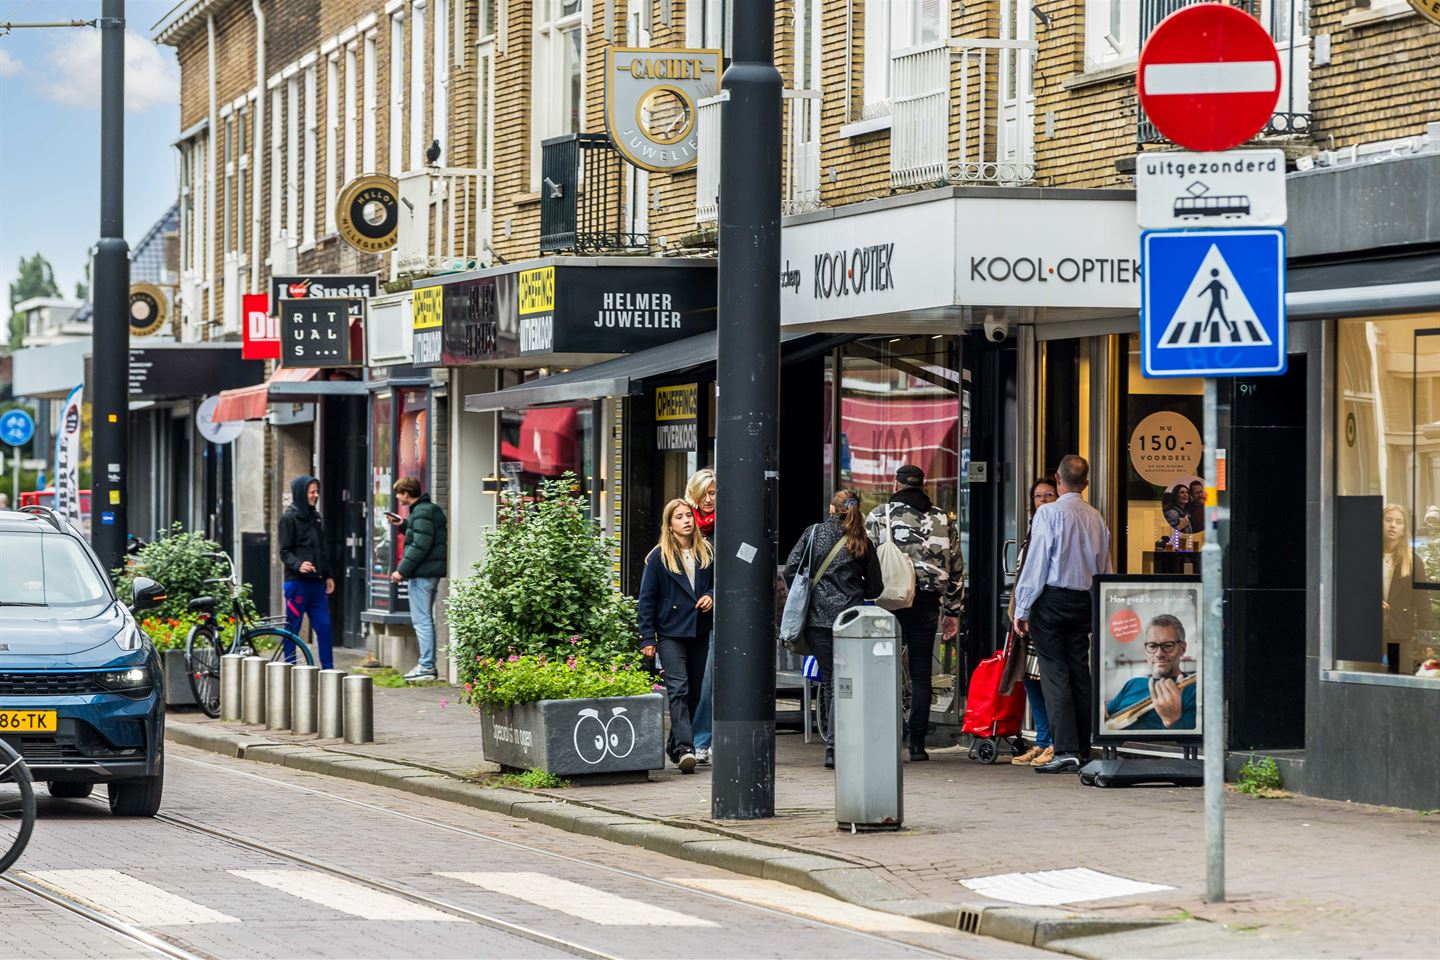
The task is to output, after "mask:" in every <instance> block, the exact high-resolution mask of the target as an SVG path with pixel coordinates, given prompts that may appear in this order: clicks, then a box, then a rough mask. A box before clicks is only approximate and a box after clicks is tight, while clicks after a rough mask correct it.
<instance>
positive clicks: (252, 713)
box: [240, 657, 266, 723]
mask: <svg viewBox="0 0 1440 960" xmlns="http://www.w3.org/2000/svg"><path fill="white" fill-rule="evenodd" d="M265 663H266V660H265V658H264V657H246V658H245V659H244V660H242V661H241V675H242V677H243V680H242V690H241V696H242V697H243V698H244V706H243V708H242V709H241V711H240V719H241V721H242V722H244V723H264V722H265Z"/></svg>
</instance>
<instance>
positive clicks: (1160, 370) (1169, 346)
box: [1140, 227, 1285, 377]
mask: <svg viewBox="0 0 1440 960" xmlns="http://www.w3.org/2000/svg"><path fill="white" fill-rule="evenodd" d="M1140 262H1141V264H1142V267H1141V284H1142V294H1141V299H1140V329H1141V335H1142V341H1143V343H1144V372H1145V376H1147V377H1235V376H1263V375H1266V374H1281V373H1284V372H1285V231H1284V230H1283V229H1280V228H1278V227H1273V228H1252V229H1237V230H1147V231H1146V232H1145V233H1143V234H1142V235H1141V237H1140Z"/></svg>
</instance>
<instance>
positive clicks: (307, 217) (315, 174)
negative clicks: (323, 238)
mask: <svg viewBox="0 0 1440 960" xmlns="http://www.w3.org/2000/svg"><path fill="white" fill-rule="evenodd" d="M318 79H319V78H318V77H317V75H316V71H315V65H314V64H311V65H310V66H308V67H306V68H305V156H304V160H303V164H304V173H303V175H302V181H303V186H302V190H303V202H302V204H301V211H300V217H301V220H302V221H303V224H304V226H303V227H302V228H301V235H302V238H303V242H304V244H305V245H306V246H312V247H313V246H314V245H315V191H316V188H317V186H318V180H319V175H320V165H319V163H317V155H318V153H319V142H320V137H319V133H320V131H319V125H320V123H319V118H318V116H317V111H316V99H317V90H316V83H317V81H318Z"/></svg>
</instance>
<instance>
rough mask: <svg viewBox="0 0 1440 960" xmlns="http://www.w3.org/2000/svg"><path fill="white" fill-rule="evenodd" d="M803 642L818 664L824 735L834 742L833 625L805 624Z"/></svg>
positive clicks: (829, 741)
mask: <svg viewBox="0 0 1440 960" xmlns="http://www.w3.org/2000/svg"><path fill="white" fill-rule="evenodd" d="M805 642H806V643H808V644H809V645H810V653H811V655H812V656H813V657H814V658H815V662H816V663H818V664H820V682H821V686H820V698H821V700H822V701H823V702H824V706H825V708H826V709H825V710H823V711H822V712H823V713H824V716H825V729H824V730H823V731H821V732H822V733H824V735H825V740H826V742H827V743H834V742H835V740H834V734H835V631H834V628H833V627H812V626H810V625H809V624H806V626H805Z"/></svg>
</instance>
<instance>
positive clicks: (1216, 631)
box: [1200, 377, 1230, 903]
mask: <svg viewBox="0 0 1440 960" xmlns="http://www.w3.org/2000/svg"><path fill="white" fill-rule="evenodd" d="M1219 388H1220V384H1219V381H1218V380H1216V379H1215V378H1214V377H1206V378H1205V489H1206V490H1207V491H1210V492H1212V493H1213V496H1214V497H1215V502H1214V503H1207V504H1206V506H1207V507H1208V508H1209V510H1210V529H1209V530H1207V531H1206V533H1205V546H1204V547H1203V548H1202V549H1201V554H1200V556H1201V579H1202V580H1203V582H1204V595H1205V632H1204V636H1205V649H1204V653H1203V667H1204V669H1203V672H1202V675H1201V692H1202V694H1203V696H1202V697H1201V700H1202V702H1203V704H1204V707H1203V714H1202V715H1203V717H1204V721H1205V734H1204V736H1205V742H1204V749H1205V899H1206V900H1208V901H1209V902H1211V903H1219V902H1221V901H1223V900H1224V899H1225V614H1224V602H1225V601H1224V581H1223V578H1222V575H1221V574H1222V570H1223V566H1222V565H1223V562H1224V543H1223V542H1222V537H1223V536H1224V534H1225V533H1228V528H1229V520H1230V517H1229V510H1228V509H1227V508H1226V507H1224V506H1222V504H1221V498H1220V493H1219V489H1220V484H1219V473H1218V470H1217V465H1216V452H1217V451H1216V445H1217V444H1218V442H1219V435H1220V424H1219V419H1220V417H1219V410H1218V409H1217V408H1218V399H1217V394H1218V391H1219Z"/></svg>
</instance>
